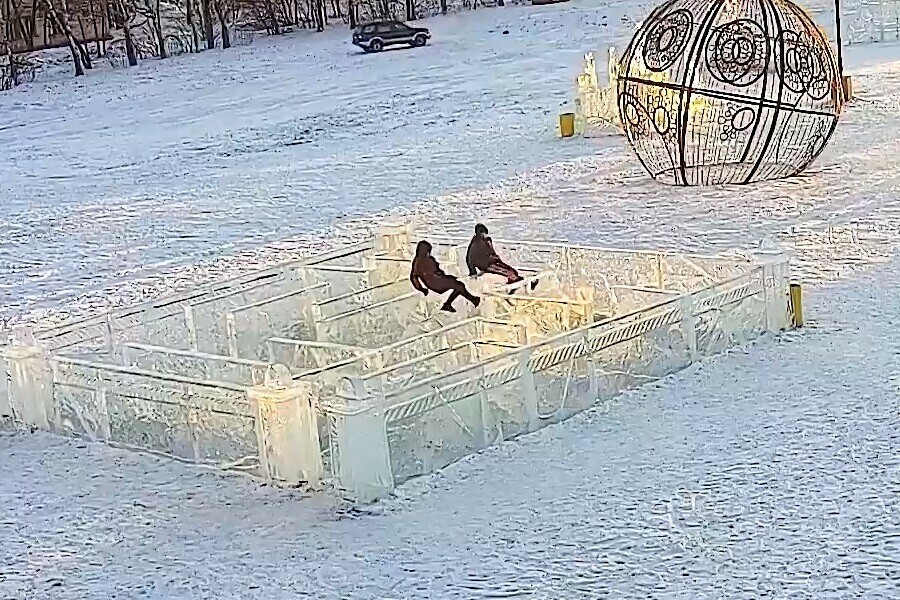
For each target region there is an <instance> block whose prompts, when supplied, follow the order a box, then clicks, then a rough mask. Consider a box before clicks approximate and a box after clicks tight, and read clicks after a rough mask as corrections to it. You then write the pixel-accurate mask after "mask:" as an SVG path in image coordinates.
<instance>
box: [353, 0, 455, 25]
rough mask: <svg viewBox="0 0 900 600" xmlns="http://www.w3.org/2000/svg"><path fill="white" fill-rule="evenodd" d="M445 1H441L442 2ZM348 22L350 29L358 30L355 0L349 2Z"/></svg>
mask: <svg viewBox="0 0 900 600" xmlns="http://www.w3.org/2000/svg"><path fill="white" fill-rule="evenodd" d="M445 1H446V0H441V2H445ZM347 20H348V21H349V22H350V29H356V5H355V4H354V3H353V0H348V1H347Z"/></svg>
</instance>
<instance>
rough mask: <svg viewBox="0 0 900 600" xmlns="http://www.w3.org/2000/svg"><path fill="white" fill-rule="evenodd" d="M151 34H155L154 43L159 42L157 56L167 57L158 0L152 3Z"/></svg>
mask: <svg viewBox="0 0 900 600" xmlns="http://www.w3.org/2000/svg"><path fill="white" fill-rule="evenodd" d="M153 16H154V17H155V18H154V19H153V34H154V35H155V36H156V43H157V44H159V57H160V58H161V59H165V58H169V53H168V52H166V38H165V36H164V35H163V28H162V14H160V7H159V0H156V2H155V3H154V5H153Z"/></svg>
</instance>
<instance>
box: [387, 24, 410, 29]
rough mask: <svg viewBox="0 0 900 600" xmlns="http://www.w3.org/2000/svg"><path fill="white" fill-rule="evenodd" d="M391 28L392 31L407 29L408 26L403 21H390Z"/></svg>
mask: <svg viewBox="0 0 900 600" xmlns="http://www.w3.org/2000/svg"><path fill="white" fill-rule="evenodd" d="M391 29H393V30H394V31H408V30H409V27H407V26H406V25H404V24H403V23H391Z"/></svg>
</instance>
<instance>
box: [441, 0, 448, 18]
mask: <svg viewBox="0 0 900 600" xmlns="http://www.w3.org/2000/svg"><path fill="white" fill-rule="evenodd" d="M441 14H442V15H446V14H447V0H441Z"/></svg>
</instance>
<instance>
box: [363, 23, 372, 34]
mask: <svg viewBox="0 0 900 600" xmlns="http://www.w3.org/2000/svg"><path fill="white" fill-rule="evenodd" d="M373 31H375V26H374V25H366V26H365V27H363V28H362V32H363V33H372V32H373Z"/></svg>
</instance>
